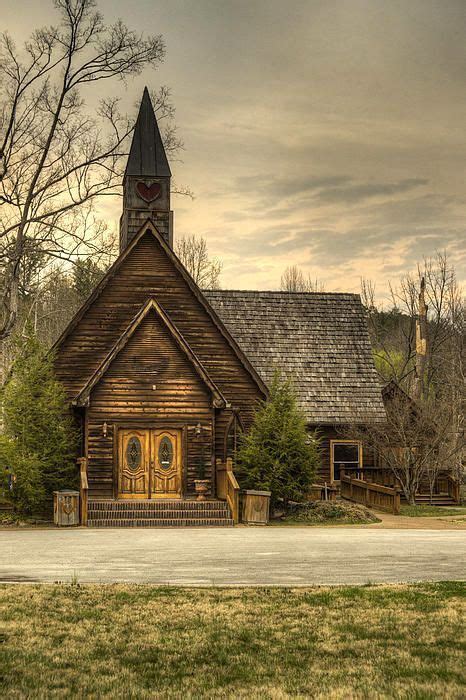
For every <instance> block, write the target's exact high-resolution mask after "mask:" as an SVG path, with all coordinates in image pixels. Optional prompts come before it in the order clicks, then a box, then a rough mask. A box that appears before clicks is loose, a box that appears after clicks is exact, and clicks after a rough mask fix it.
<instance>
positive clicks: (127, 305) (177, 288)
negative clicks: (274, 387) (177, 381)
mask: <svg viewBox="0 0 466 700" xmlns="http://www.w3.org/2000/svg"><path fill="white" fill-rule="evenodd" d="M150 297H154V298H155V299H156V300H157V301H158V302H159V303H160V304H161V306H162V307H163V309H164V310H165V312H166V313H167V314H168V316H169V317H170V319H171V320H172V322H173V323H174V324H175V326H176V327H177V328H178V330H179V331H180V333H181V334H182V335H183V337H184V339H185V340H186V342H187V343H188V345H189V346H190V347H191V349H192V350H193V352H194V353H195V354H196V355H197V357H198V358H199V360H200V361H201V363H202V364H203V366H204V367H205V369H206V370H207V372H208V373H209V375H210V376H211V377H212V380H213V381H214V382H215V383H216V384H217V385H218V386H219V388H220V390H221V391H222V393H223V394H224V396H225V397H226V399H227V400H228V401H231V403H233V404H234V405H238V406H239V407H240V408H241V411H242V413H243V412H244V413H245V414H247V413H249V414H251V412H252V410H253V406H254V403H255V400H256V399H257V398H258V397H259V395H260V391H259V389H258V387H257V385H256V383H255V381H254V380H253V378H252V377H251V376H250V374H249V372H248V371H247V370H246V369H245V367H244V366H243V365H242V363H241V361H240V360H239V358H238V357H237V355H236V353H235V352H234V351H233V349H232V348H231V347H230V345H229V343H228V342H227V340H226V339H225V337H224V336H223V335H222V333H221V332H220V330H219V329H218V328H217V327H216V325H215V324H214V322H213V321H212V319H211V318H210V316H209V314H208V313H207V311H206V310H205V309H204V307H203V306H202V304H201V303H200V301H199V300H198V299H197V298H196V296H195V295H194V294H193V293H192V291H191V289H190V288H189V287H188V285H187V283H186V282H185V280H184V279H183V277H182V276H181V274H180V272H179V271H178V270H177V269H176V268H175V266H174V265H173V263H172V261H171V260H169V258H168V256H167V255H166V253H165V251H163V250H162V248H161V245H160V244H159V242H158V241H157V240H156V238H155V237H154V236H153V235H152V234H151V233H149V232H148V233H146V234H145V235H144V236H142V237H141V238H140V239H139V241H138V242H137V244H136V245H135V247H134V248H133V249H132V250H131V251H130V252H129V254H128V256H127V258H126V259H125V260H123V261H122V264H121V266H120V267H119V268H118V269H117V270H116V271H115V273H114V274H113V276H112V277H111V278H110V279H109V280H108V282H107V284H106V285H105V287H104V288H103V290H102V291H101V294H100V295H99V296H98V297H97V299H95V301H94V302H93V304H92V305H91V306H90V308H89V309H88V310H87V312H86V314H85V315H84V316H83V318H82V319H81V320H80V321H79V323H78V324H77V326H76V327H75V328H74V330H73V331H72V332H71V333H70V334H69V335H68V336H66V337H65V338H64V339H63V341H62V342H61V344H60V345H59V347H58V348H57V350H58V353H57V360H56V369H57V373H58V375H59V377H60V379H61V380H62V381H63V382H64V384H65V386H66V388H67V390H68V392H69V396H70V399H72V398H74V397H75V396H76V395H77V394H78V392H79V391H80V389H81V388H82V387H83V386H84V384H85V383H86V381H87V380H88V379H89V377H90V376H91V375H92V374H93V372H95V370H96V369H97V368H98V366H99V364H100V363H101V362H102V360H103V359H104V358H105V356H106V355H107V354H108V353H109V352H110V350H111V348H112V347H113V345H114V344H115V343H116V341H117V340H118V338H119V336H120V335H121V334H122V333H123V332H124V330H125V329H126V328H127V326H128V325H129V323H130V322H131V320H132V318H134V316H135V315H136V313H137V312H138V311H139V310H140V308H141V307H142V305H143V304H144V303H145V302H146V301H147V300H148V299H149V298H150Z"/></svg>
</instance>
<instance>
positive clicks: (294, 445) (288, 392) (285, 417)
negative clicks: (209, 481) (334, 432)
mask: <svg viewBox="0 0 466 700" xmlns="http://www.w3.org/2000/svg"><path fill="white" fill-rule="evenodd" d="M319 464H320V450H319V439H318V437H317V436H316V434H315V433H309V432H308V431H307V429H306V420H305V417H304V415H303V413H302V412H301V410H300V409H299V407H298V404H297V398H296V392H295V389H294V387H293V384H292V382H291V381H290V380H289V379H284V378H282V377H281V375H280V373H279V372H277V373H275V376H274V378H273V381H272V384H271V387H270V394H269V397H268V398H267V400H266V401H263V402H262V403H261V405H260V407H259V408H258V410H257V411H256V413H255V416H254V420H253V424H252V426H251V429H250V430H249V432H247V433H246V434H245V435H243V436H242V438H241V443H240V448H239V450H238V455H237V460H236V466H235V474H236V476H237V477H238V481H239V483H240V485H241V487H242V488H246V489H264V490H267V491H271V494H272V495H271V505H272V508H273V507H274V505H275V504H276V503H277V501H278V500H279V499H282V500H283V501H284V502H285V504H286V503H287V502H288V501H291V500H294V501H301V500H303V497H304V495H305V494H306V493H307V492H308V490H309V487H310V486H311V484H312V482H313V479H314V475H315V471H316V469H317V467H318V465H319Z"/></svg>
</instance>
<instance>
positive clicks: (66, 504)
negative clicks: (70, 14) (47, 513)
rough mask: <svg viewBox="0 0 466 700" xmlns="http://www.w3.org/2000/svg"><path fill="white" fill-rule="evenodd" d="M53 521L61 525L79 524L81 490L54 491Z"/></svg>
mask: <svg viewBox="0 0 466 700" xmlns="http://www.w3.org/2000/svg"><path fill="white" fill-rule="evenodd" d="M53 522H54V523H55V525H58V526H59V527H69V526H71V525H79V491H71V490H63V491H54V492H53Z"/></svg>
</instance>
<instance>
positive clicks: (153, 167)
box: [120, 88, 173, 253]
mask: <svg viewBox="0 0 466 700" xmlns="http://www.w3.org/2000/svg"><path fill="white" fill-rule="evenodd" d="M170 178H171V171H170V166H169V165H168V160H167V156H166V153H165V149H164V147H163V143H162V138H161V136H160V131H159V127H158V124H157V119H156V118H155V113H154V108H153V106H152V102H151V100H150V97H149V91H148V90H147V88H144V94H143V96H142V101H141V106H140V107H139V114H138V118H137V121H136V126H135V129H134V134H133V141H132V143H131V150H130V153H129V157H128V163H127V165H126V170H125V175H124V178H123V214H122V216H121V219H120V253H121V252H122V251H123V250H124V249H125V248H126V246H127V245H128V243H129V242H130V241H131V240H132V238H133V237H134V236H135V235H136V233H137V232H138V231H139V229H140V228H141V226H142V225H143V223H144V222H145V221H146V220H147V219H148V218H151V219H152V221H153V223H154V225H155V227H156V228H157V230H158V231H159V233H161V234H162V236H164V238H165V240H166V241H167V242H168V244H169V245H170V246H171V245H172V238H173V231H172V228H173V212H171V211H170Z"/></svg>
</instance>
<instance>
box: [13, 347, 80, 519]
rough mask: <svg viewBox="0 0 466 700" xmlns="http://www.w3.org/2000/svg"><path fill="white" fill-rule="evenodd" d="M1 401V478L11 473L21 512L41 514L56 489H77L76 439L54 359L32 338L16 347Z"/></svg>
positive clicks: (48, 504)
mask: <svg viewBox="0 0 466 700" xmlns="http://www.w3.org/2000/svg"><path fill="white" fill-rule="evenodd" d="M2 399H3V419H4V432H5V434H4V436H3V437H2V440H1V442H0V460H1V464H2V466H3V472H4V477H5V473H6V471H8V472H10V473H12V474H13V475H14V476H13V478H14V488H13V491H12V496H13V499H14V500H15V502H16V504H17V507H18V509H19V510H21V511H23V512H26V513H30V512H37V511H41V510H45V509H46V508H49V507H50V505H51V498H52V492H53V491H54V490H57V489H60V488H65V487H67V488H69V487H72V486H75V485H76V479H77V469H76V464H75V458H76V448H77V444H78V435H77V430H76V426H75V424H74V420H73V418H72V416H71V415H70V412H69V408H68V406H67V401H66V397H65V391H64V389H63V386H62V385H61V384H60V382H59V381H58V380H57V379H56V377H55V375H54V370H53V357H52V355H51V354H50V353H47V351H46V349H45V347H44V346H43V345H41V343H40V342H39V341H38V340H37V338H36V337H35V336H34V335H33V334H30V335H29V337H27V339H26V340H23V343H22V345H21V347H19V348H18V353H17V359H16V361H15V363H14V365H13V368H12V371H11V375H10V378H9V380H8V382H7V383H6V385H5V387H4V389H3V396H2Z"/></svg>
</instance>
